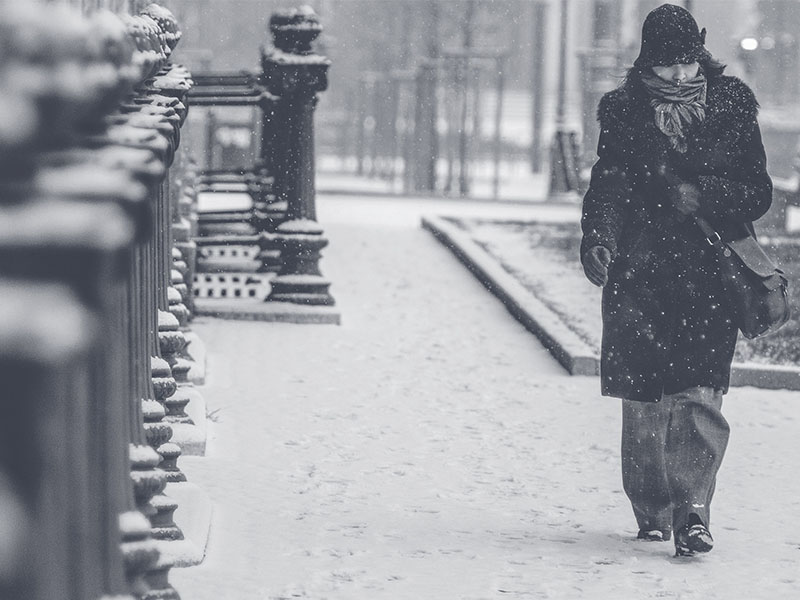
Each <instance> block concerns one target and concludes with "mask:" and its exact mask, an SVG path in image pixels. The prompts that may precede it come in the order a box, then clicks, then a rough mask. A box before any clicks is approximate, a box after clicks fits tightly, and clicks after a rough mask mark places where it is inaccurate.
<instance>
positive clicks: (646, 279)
mask: <svg viewBox="0 0 800 600" xmlns="http://www.w3.org/2000/svg"><path fill="white" fill-rule="evenodd" d="M640 85H641V84H640V83H639V86H640ZM757 113H758V103H757V102H756V99H755V96H754V95H753V93H752V91H751V90H750V88H748V87H747V86H746V85H745V84H744V83H743V82H742V81H740V80H739V79H736V78H735V77H728V76H723V75H717V76H716V77H713V78H712V77H709V80H708V90H707V97H706V118H705V120H704V121H703V123H702V124H699V125H697V126H696V127H695V129H694V130H693V132H692V133H691V135H690V136H689V149H688V151H687V152H686V153H685V154H679V153H677V152H675V151H673V150H672V149H671V147H670V144H669V141H668V139H667V137H666V136H665V135H664V134H662V133H661V131H660V130H659V129H658V128H657V127H656V125H655V121H654V115H653V109H652V107H651V106H650V104H649V101H648V99H647V97H646V95H645V92H644V90H643V89H641V88H640V87H638V86H637V85H635V84H634V85H632V84H631V83H630V82H629V83H628V84H626V85H623V86H622V87H620V88H618V89H616V90H614V91H612V92H609V93H608V94H606V95H605V96H604V97H603V98H602V100H601V101H600V106H599V109H598V118H599V121H600V129H601V132H600V140H599V144H598V156H599V160H598V161H597V163H596V164H595V165H594V167H593V169H592V176H591V182H590V185H589V189H588V191H587V192H586V195H585V197H584V200H583V216H582V229H583V239H582V243H581V256H583V254H584V253H585V252H586V251H587V250H588V249H589V248H591V247H593V246H596V245H602V246H605V247H606V248H608V249H609V250H610V251H611V255H612V264H611V266H610V268H609V280H608V283H607V285H606V286H605V288H604V290H603V341H602V357H601V378H602V392H603V395H606V396H615V397H620V398H627V399H630V400H641V401H657V400H659V399H661V397H662V395H663V394H672V393H676V392H679V391H681V390H684V389H686V388H689V387H693V386H710V387H714V388H717V389H721V390H722V391H723V392H727V390H728V384H729V379H730V365H731V362H732V359H733V352H734V348H735V345H736V337H737V330H736V327H735V326H734V325H733V324H732V323H731V321H730V319H729V311H728V307H727V305H726V301H725V298H724V296H723V294H722V291H721V287H720V284H719V281H718V277H717V276H716V267H715V260H714V256H713V254H712V250H711V248H710V246H709V245H708V243H707V242H706V241H705V239H704V237H703V234H702V233H701V232H700V230H699V228H698V227H697V225H696V224H695V223H694V221H693V219H692V218H691V217H688V218H686V217H683V215H681V214H680V213H679V212H678V211H677V210H676V209H675V208H674V207H673V206H672V204H671V202H670V200H669V195H668V189H669V187H668V186H669V184H668V182H667V180H666V179H665V177H664V176H663V173H664V172H665V171H669V172H671V173H673V174H674V175H676V176H677V177H678V178H679V179H680V180H683V181H687V182H693V183H695V184H696V185H697V186H698V187H699V189H700V191H701V199H700V204H701V208H700V213H701V214H702V215H703V216H704V217H706V219H707V220H708V221H709V222H710V223H711V224H712V225H714V227H715V228H716V229H717V231H718V232H720V234H721V235H722V237H723V239H736V238H741V237H744V235H745V234H746V233H747V231H748V230H749V231H752V221H754V220H756V219H758V218H759V217H760V216H762V215H763V214H764V213H765V212H766V211H767V210H768V209H769V206H770V204H771V202H772V181H771V180H770V177H769V175H768V174H767V170H766V157H765V155H764V147H763V144H762V142H761V133H760V130H759V127H758V122H757V119H756V117H757ZM672 181H673V183H674V180H672Z"/></svg>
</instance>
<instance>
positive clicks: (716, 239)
mask: <svg viewBox="0 0 800 600" xmlns="http://www.w3.org/2000/svg"><path fill="white" fill-rule="evenodd" d="M694 222H695V223H697V226H698V227H699V228H700V230H701V231H702V232H703V235H704V236H706V241H707V242H708V244H709V245H710V246H715V245H717V244H719V243H721V242H722V236H720V234H719V233H717V232H716V230H715V229H714V228H713V227H712V226H711V224H710V223H709V222H708V221H706V220H705V219H704V218H703V217H699V216H697V215H694Z"/></svg>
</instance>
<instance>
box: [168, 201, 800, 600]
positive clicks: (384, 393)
mask: <svg viewBox="0 0 800 600" xmlns="http://www.w3.org/2000/svg"><path fill="white" fill-rule="evenodd" d="M319 209H320V222H322V223H323V225H324V226H325V228H326V233H327V235H328V236H329V238H330V240H331V245H330V247H329V248H328V249H327V250H326V251H325V253H324V258H323V261H322V270H323V273H324V274H325V275H326V276H328V277H329V278H330V279H331V280H332V281H333V286H332V288H331V291H332V293H333V295H334V297H335V298H336V300H337V303H338V306H339V308H340V309H341V312H342V325H341V326H333V325H292V324H281V323H251V322H231V321H217V320H213V319H200V320H198V321H197V322H196V323H195V326H194V329H195V331H196V332H197V333H198V335H200V337H201V338H202V339H203V340H204V342H205V345H206V347H207V349H208V371H207V384H206V385H205V386H204V387H203V390H202V391H203V394H204V397H205V398H206V402H207V404H208V412H209V417H210V423H209V432H210V438H209V442H208V450H207V456H205V457H190V456H186V457H183V458H182V459H181V461H182V462H181V467H182V468H183V470H184V471H185V472H186V474H187V476H188V477H189V479H190V481H192V482H194V483H196V484H198V485H200V486H202V487H203V488H204V489H205V491H206V492H207V493H208V495H209V496H210V497H211V500H212V502H213V503H214V511H215V512H214V517H213V526H212V532H211V537H210V540H209V545H208V549H207V555H206V559H205V561H204V562H203V563H202V564H201V565H200V566H197V567H191V568H187V569H178V570H174V571H173V574H172V576H171V577H172V582H173V584H174V585H175V587H176V588H177V589H178V591H179V592H180V593H181V596H182V598H183V599H184V600H212V599H213V600H219V599H231V600H233V599H236V600H268V599H269V600H272V599H275V600H277V599H287V598H311V599H315V600H321V599H324V598H336V599H342V600H345V599H347V600H350V599H353V600H359V599H362V598H363V599H370V600H372V599H376V598H380V599H387V600H389V599H390V600H404V599H409V600H411V599H431V600H434V599H435V600H450V599H452V600H456V599H485V598H492V599H494V598H509V597H515V598H565V599H571V598H584V597H585V598H615V599H620V598H622V599H625V598H631V599H639V598H698V599H699V598H726V599H728V598H739V597H741V598H784V597H792V596H794V595H796V594H797V592H798V590H800V579H798V572H797V561H798V559H800V525H798V522H797V514H798V509H799V508H800V479H798V478H797V477H795V474H796V464H795V462H796V456H797V455H798V452H797V451H798V449H800V444H799V443H798V441H797V439H798V438H797V435H796V431H797V418H796V416H795V414H796V410H795V408H794V407H796V406H798V405H797V399H796V397H795V396H796V394H795V393H788V392H780V391H778V392H765V391H760V390H754V389H752V388H742V389H740V390H736V391H734V392H733V393H732V394H731V395H730V396H729V397H728V399H727V401H726V411H727V414H728V417H729V420H730V421H731V425H732V429H733V436H732V443H731V447H730V449H729V453H728V457H727V458H726V463H725V465H723V472H722V473H721V474H720V481H719V485H718V495H717V501H716V502H715V523H714V525H715V527H714V528H712V529H713V530H714V533H715V534H716V537H717V541H718V548H717V549H716V550H715V552H714V553H712V554H710V555H708V556H707V557H703V558H701V559H700V560H695V561H685V560H684V561H676V560H675V559H673V558H672V557H671V552H670V548H669V545H668V544H647V543H641V542H636V541H634V540H633V539H632V537H633V535H634V534H635V524H634V523H633V519H632V516H631V515H630V509H629V507H628V506H627V504H626V500H625V498H624V494H623V493H622V490H621V484H620V480H619V467H618V456H617V455H618V438H619V424H618V412H619V406H618V403H617V401H615V400H612V399H603V398H600V396H599V392H598V381H597V379H596V378H593V377H570V376H568V375H566V374H565V372H564V371H563V370H562V369H561V367H560V366H559V365H558V364H557V363H556V362H555V361H554V360H553V359H552V358H551V357H550V356H549V355H548V354H547V353H546V352H545V351H544V349H543V348H542V347H541V346H540V345H539V343H538V342H537V341H536V339H535V338H534V337H533V336H532V335H531V334H529V333H528V332H527V331H525V329H524V328H523V327H522V326H521V325H519V324H518V323H517V322H516V321H514V320H513V318H512V317H511V316H510V315H509V314H508V313H507V312H506V311H505V309H504V308H503V306H502V305H501V304H500V303H499V302H498V301H497V300H496V299H495V298H494V297H493V296H492V295H491V294H489V292H487V291H486V290H484V289H483V288H482V287H481V286H480V284H478V283H477V281H475V280H474V279H473V278H472V277H471V276H470V274H469V273H468V271H467V270H466V269H465V268H464V267H463V266H462V265H461V264H460V263H459V262H458V261H457V260H456V259H455V258H454V257H453V256H451V255H450V253H449V252H448V251H447V250H446V249H445V248H444V247H442V246H441V245H440V244H439V243H438V242H436V241H435V240H434V238H433V236H432V235H431V234H430V233H428V232H426V231H423V230H422V229H421V228H420V227H419V216H420V214H421V213H422V212H432V213H441V212H443V211H448V210H458V211H468V212H470V213H471V214H486V215H487V216H489V215H493V216H496V217H509V218H510V217H513V216H514V215H517V216H528V217H529V216H531V212H532V211H533V212H535V213H536V214H537V215H539V216H541V217H542V218H575V216H576V209H575V207H563V208H562V207H544V206H542V207H538V206H528V205H491V204H480V203H458V204H456V203H453V202H450V201H438V202H433V201H431V202H424V201H421V200H420V201H416V200H415V201H412V200H403V199H395V200H389V199H376V198H358V199H356V198H347V197H336V198H333V197H321V198H320V201H319Z"/></svg>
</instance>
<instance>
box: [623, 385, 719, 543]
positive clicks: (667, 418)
mask: <svg viewBox="0 0 800 600" xmlns="http://www.w3.org/2000/svg"><path fill="white" fill-rule="evenodd" d="M721 408H722V392H720V391H719V390H714V389H713V388H710V387H694V388H689V389H687V390H683V391H682V392H679V393H677V394H669V395H665V396H663V397H662V399H661V401H660V402H636V401H632V400H623V401H622V484H623V487H624V489H625V493H626V494H627V495H628V498H629V499H630V501H631V505H632V506H633V512H634V515H635V516H636V521H637V523H638V525H639V529H644V530H647V531H649V530H653V529H661V530H662V531H669V530H670V529H674V530H678V529H680V528H681V527H683V526H684V525H686V523H687V520H688V518H689V515H690V514H692V513H694V514H696V515H697V516H698V517H699V518H700V520H702V521H703V523H705V524H706V525H708V524H709V520H710V512H709V508H710V506H709V505H710V504H711V497H712V496H713V495H714V485H715V482H716V477H717V471H718V470H719V467H720V464H721V463H722V457H723V455H724V454H725V448H726V447H727V445H728V436H729V433H730V428H729V427H728V422H727V421H726V420H725V417H723V416H722V412H721Z"/></svg>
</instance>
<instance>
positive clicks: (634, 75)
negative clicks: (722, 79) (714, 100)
mask: <svg viewBox="0 0 800 600" xmlns="http://www.w3.org/2000/svg"><path fill="white" fill-rule="evenodd" d="M697 62H699V63H700V70H701V71H702V72H703V73H704V74H705V76H706V78H707V79H709V80H714V79H716V78H717V77H719V76H720V75H722V73H723V72H724V71H725V68H726V66H727V65H724V64H723V63H721V62H720V61H718V60H717V59H716V58H714V57H713V56H709V57H708V58H701V59H700V60H699V61H697ZM651 69H652V67H636V66H633V67H631V68H630V69H628V72H627V73H626V75H625V79H624V80H623V82H622V84H621V86H620V87H622V88H624V89H625V90H627V91H628V92H631V93H633V94H634V95H635V94H637V93H639V92H643V84H642V74H643V73H645V72H647V71H650V70H651Z"/></svg>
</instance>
